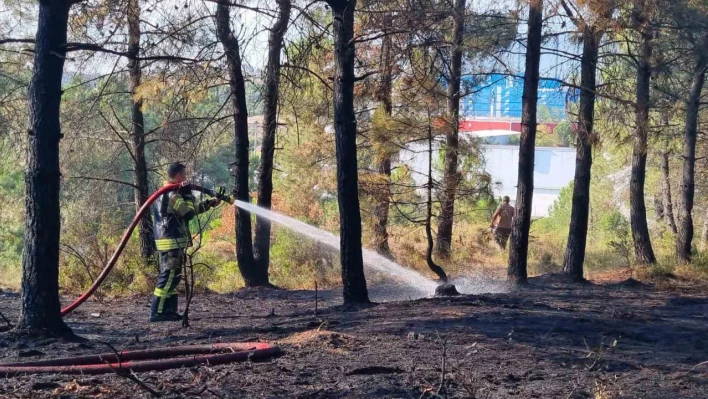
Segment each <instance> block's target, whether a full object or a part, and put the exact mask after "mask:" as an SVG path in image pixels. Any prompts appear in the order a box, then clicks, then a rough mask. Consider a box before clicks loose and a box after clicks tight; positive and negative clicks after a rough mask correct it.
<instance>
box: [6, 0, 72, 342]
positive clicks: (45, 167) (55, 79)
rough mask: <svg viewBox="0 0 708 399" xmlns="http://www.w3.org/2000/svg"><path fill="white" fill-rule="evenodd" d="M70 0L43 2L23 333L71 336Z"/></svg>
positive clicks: (34, 85)
mask: <svg viewBox="0 0 708 399" xmlns="http://www.w3.org/2000/svg"><path fill="white" fill-rule="evenodd" d="M70 7H71V3H70V2H68V1H52V0H42V1H40V2H39V17H38V20H37V36H36V42H35V48H34V68H33V72H32V79H31V81H30V85H29V93H28V94H29V106H30V112H29V113H30V116H29V125H30V128H29V130H28V132H27V133H28V135H29V137H28V142H27V159H26V167H25V185H26V188H25V194H26V196H25V233H24V256H23V258H22V310H21V312H20V321H19V323H18V324H17V327H16V330H17V331H18V332H21V333H30V334H37V333H39V334H48V335H55V336H68V335H71V329H70V328H69V327H68V326H67V325H66V324H65V323H64V321H63V320H62V318H61V305H60V302H59V239H60V232H61V228H60V213H59V211H60V208H59V206H60V205H59V202H60V201H59V194H60V178H61V173H60V169H59V141H60V140H61V138H62V134H61V123H60V121H59V114H60V108H61V96H62V87H61V82H62V75H63V73H64V58H65V55H66V51H65V48H66V47H65V46H66V37H67V24H68V20H69V8H70Z"/></svg>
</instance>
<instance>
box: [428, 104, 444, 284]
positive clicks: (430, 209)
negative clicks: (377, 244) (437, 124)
mask: <svg viewBox="0 0 708 399" xmlns="http://www.w3.org/2000/svg"><path fill="white" fill-rule="evenodd" d="M425 188H426V190H427V191H428V203H427V209H426V214H425V236H426V238H427V239H428V248H427V250H426V251H425V261H426V263H427V264H428V267H429V268H430V270H432V271H433V273H435V274H436V275H437V276H438V278H439V279H440V281H442V282H443V283H447V274H446V273H445V270H443V268H442V267H440V266H439V265H437V264H435V261H433V228H432V225H431V221H432V218H433V126H432V120H431V118H430V111H428V184H427V185H426V187H425Z"/></svg>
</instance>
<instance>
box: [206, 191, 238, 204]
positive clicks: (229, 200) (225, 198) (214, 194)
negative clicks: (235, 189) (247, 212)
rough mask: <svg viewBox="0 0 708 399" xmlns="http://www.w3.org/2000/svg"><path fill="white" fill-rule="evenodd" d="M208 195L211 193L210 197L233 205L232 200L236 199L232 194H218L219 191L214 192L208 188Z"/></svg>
mask: <svg viewBox="0 0 708 399" xmlns="http://www.w3.org/2000/svg"><path fill="white" fill-rule="evenodd" d="M209 195H211V196H212V197H214V198H216V199H219V200H221V201H224V202H227V203H229V204H230V205H233V204H234V202H235V201H236V200H235V199H234V197H233V196H231V195H228V194H220V193H218V192H216V191H215V190H209Z"/></svg>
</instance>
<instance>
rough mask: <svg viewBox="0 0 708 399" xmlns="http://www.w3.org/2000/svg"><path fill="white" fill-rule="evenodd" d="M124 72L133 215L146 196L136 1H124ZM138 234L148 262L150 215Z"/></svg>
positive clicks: (151, 238) (152, 242)
mask: <svg viewBox="0 0 708 399" xmlns="http://www.w3.org/2000/svg"><path fill="white" fill-rule="evenodd" d="M127 17H128V59H129V61H128V73H129V74H130V94H131V96H130V101H131V103H132V104H131V108H132V122H133V154H132V155H133V183H134V184H135V186H136V188H135V190H134V193H135V211H136V212H137V211H138V210H139V209H140V208H141V207H142V206H143V204H144V203H145V201H147V199H148V197H149V196H150V188H149V185H148V170H147V162H146V160H145V118H144V117H143V100H142V99H140V98H138V97H137V91H138V87H139V86H140V80H141V78H142V70H141V68H140V61H139V60H138V59H137V58H138V57H139V56H140V4H139V2H138V0H129V1H128V10H127ZM138 229H139V230H138V231H139V235H140V253H141V254H142V256H143V258H145V259H148V258H151V257H152V256H153V254H154V253H155V240H154V235H153V231H152V219H151V216H150V212H145V213H143V217H142V220H141V221H140V225H139V227H138Z"/></svg>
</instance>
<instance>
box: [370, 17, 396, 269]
mask: <svg viewBox="0 0 708 399" xmlns="http://www.w3.org/2000/svg"><path fill="white" fill-rule="evenodd" d="M385 21H386V22H389V21H390V18H385ZM384 34H385V35H386V31H385V28H384ZM392 46H393V43H392V41H391V37H390V36H388V35H386V36H384V37H383V39H382V44H381V60H380V68H379V69H380V72H381V84H380V86H379V92H378V100H379V102H381V105H382V106H383V110H384V113H385V115H386V118H387V119H388V118H390V117H391V115H392V114H393V101H392V91H393V58H394V57H393V50H392V48H391V47H392ZM382 141H383V142H381V143H379V144H380V145H379V148H380V149H379V154H376V173H378V174H379V175H381V176H382V177H383V178H384V179H385V180H386V186H385V188H384V189H383V190H381V191H378V190H377V198H376V201H377V203H376V206H375V207H374V226H373V237H372V244H373V247H374V249H375V250H376V252H378V253H380V254H381V255H384V256H387V257H390V256H391V249H390V248H389V246H388V212H389V208H390V197H391V186H390V184H391V156H392V155H391V152H390V150H389V149H388V146H387V145H386V143H385V141H384V140H382Z"/></svg>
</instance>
